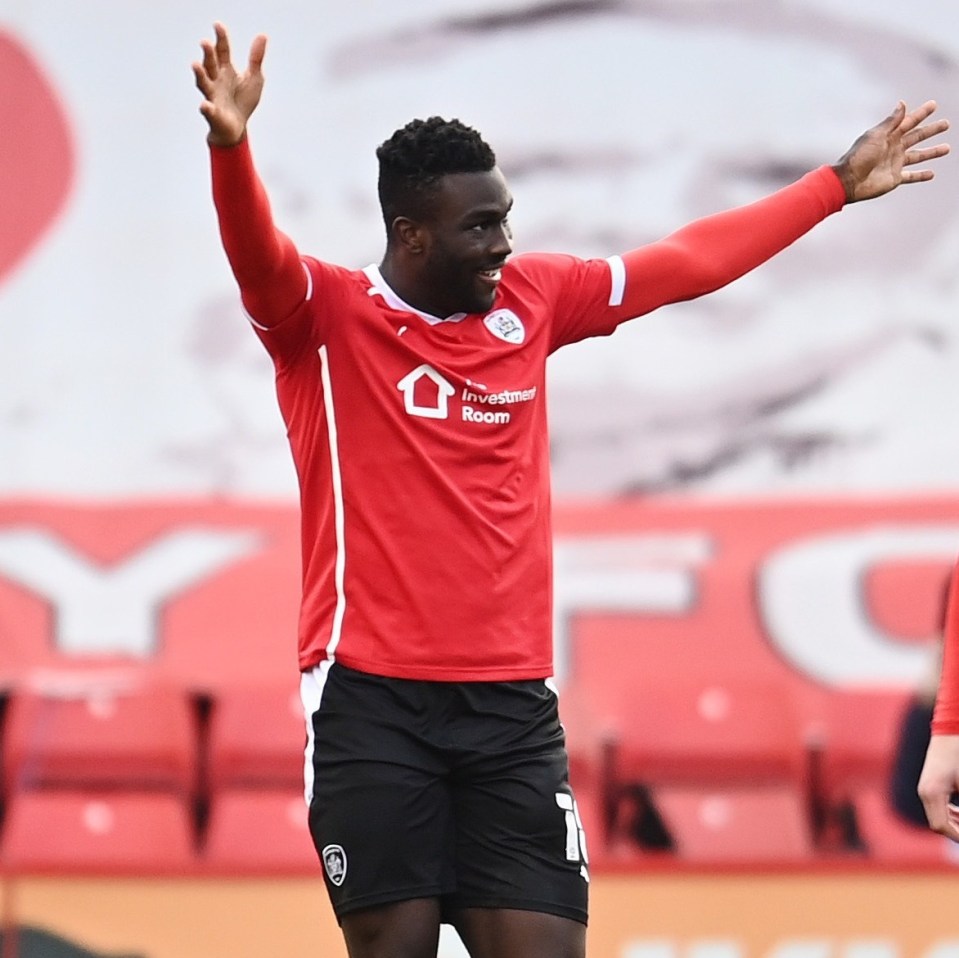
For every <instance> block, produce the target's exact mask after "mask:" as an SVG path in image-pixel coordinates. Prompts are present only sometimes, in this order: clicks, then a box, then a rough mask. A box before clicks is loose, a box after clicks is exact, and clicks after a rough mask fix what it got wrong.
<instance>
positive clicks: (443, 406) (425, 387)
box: [396, 363, 456, 419]
mask: <svg viewBox="0 0 959 958" xmlns="http://www.w3.org/2000/svg"><path fill="white" fill-rule="evenodd" d="M424 380H425V382H424ZM396 388H397V389H398V390H399V391H400V392H401V393H402V394H403V405H404V406H405V408H406V411H407V413H408V414H409V415H410V416H420V417H421V418H423V419H446V418H447V416H448V415H449V409H448V402H449V397H450V396H452V395H453V393H454V392H455V391H456V390H455V389H453V387H452V386H451V385H450V383H448V382H447V381H446V379H445V378H444V377H443V376H441V375H440V374H439V373H438V372H437V371H436V370H435V369H434V368H433V367H432V366H430V365H429V364H428V363H423V364H422V365H420V366H417V367H416V369H414V370H413V371H412V372H410V373H407V374H406V375H405V376H404V377H403V378H402V379H401V380H400V381H399V382H398V383H397V384H396Z"/></svg>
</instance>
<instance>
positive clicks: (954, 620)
mask: <svg viewBox="0 0 959 958" xmlns="http://www.w3.org/2000/svg"><path fill="white" fill-rule="evenodd" d="M932 731H933V732H935V733H936V734H939V735H959V562H957V564H956V565H955V567H954V568H953V571H952V579H951V581H950V583H949V599H948V602H947V605H946V621H945V627H944V635H943V649H942V676H941V678H940V679H939V692H938V694H937V696H936V708H935V711H934V712H933V718H932Z"/></svg>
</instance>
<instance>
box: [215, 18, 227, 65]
mask: <svg viewBox="0 0 959 958" xmlns="http://www.w3.org/2000/svg"><path fill="white" fill-rule="evenodd" d="M213 33H214V34H215V36H216V61H217V64H218V65H219V66H224V67H226V66H229V65H230V37H229V34H228V33H227V32H226V27H225V26H224V25H223V24H222V23H220V21H219V20H217V21H216V23H214V24H213Z"/></svg>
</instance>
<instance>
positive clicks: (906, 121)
mask: <svg viewBox="0 0 959 958" xmlns="http://www.w3.org/2000/svg"><path fill="white" fill-rule="evenodd" d="M935 111H936V102H935V101H934V100H928V101H927V102H926V103H923V105H922V106H920V107H919V108H918V109H915V110H913V111H912V112H911V113H907V112H906V104H905V103H903V102H902V100H900V101H899V103H898V104H897V105H896V109H895V110H893V112H892V113H891V114H890V115H889V116H887V117H886V119H885V120H883V121H882V122H881V123H877V124H876V126H874V127H873V128H872V129H871V130H866V132H865V133H863V134H862V136H860V137H859V139H857V140H856V142H855V143H853V145H852V146H851V147H850V148H849V150H848V151H847V152H846V154H845V155H844V156H843V157H842V158H841V159H840V160H839V162H838V163H837V164H836V165H835V166H834V167H833V169H834V170H835V171H836V173H837V174H838V176H839V179H840V180H842V185H843V186H844V187H845V189H846V202H848V203H855V202H857V201H858V200H871V199H873V198H874V197H877V196H882V195H883V193H888V192H889V191H890V190H894V189H895V188H896V187H897V186H899V185H900V184H901V183H922V182H924V181H926V180H931V179H932V178H933V176H934V175H935V174H934V173H933V172H932V170H926V169H923V170H911V169H907V167H911V166H913V165H915V164H916V163H926V162H928V161H929V160H935V159H938V158H939V157H940V156H945V155H946V154H947V153H948V152H949V146H948V144H946V143H939V144H937V145H935V146H925V147H922V148H921V149H917V147H918V145H919V144H920V143H922V142H923V141H924V140H928V139H929V138H930V137H932V136H936V135H937V134H939V133H944V132H945V131H946V130H948V129H949V121H948V120H933V121H932V122H931V123H926V124H925V125H923V123H924V121H925V120H927V119H928V118H929V117H930V116H932V114H933V113H935Z"/></svg>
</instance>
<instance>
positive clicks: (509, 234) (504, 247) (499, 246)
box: [490, 223, 513, 259]
mask: <svg viewBox="0 0 959 958" xmlns="http://www.w3.org/2000/svg"><path fill="white" fill-rule="evenodd" d="M512 252H513V231H512V230H511V229H510V228H509V225H508V224H506V223H501V224H500V225H499V226H498V227H497V228H496V229H495V230H494V231H493V233H492V235H491V237H490V253H491V254H492V255H493V256H497V257H501V258H503V259H505V258H506V257H507V256H509V254H510V253H512Z"/></svg>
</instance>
